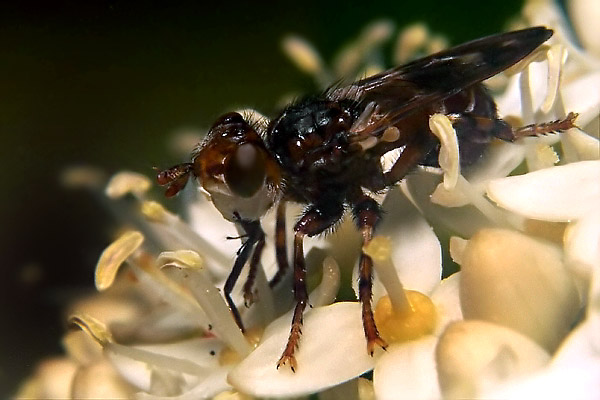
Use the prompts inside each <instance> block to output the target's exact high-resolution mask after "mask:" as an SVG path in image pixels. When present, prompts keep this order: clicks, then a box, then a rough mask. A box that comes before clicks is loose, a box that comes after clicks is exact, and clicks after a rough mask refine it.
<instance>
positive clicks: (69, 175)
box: [60, 166, 106, 189]
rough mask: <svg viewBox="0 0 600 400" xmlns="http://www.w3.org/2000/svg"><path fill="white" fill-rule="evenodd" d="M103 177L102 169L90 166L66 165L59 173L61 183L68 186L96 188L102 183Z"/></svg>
mask: <svg viewBox="0 0 600 400" xmlns="http://www.w3.org/2000/svg"><path fill="white" fill-rule="evenodd" d="M105 179H106V177H105V176H104V173H103V172H102V171H100V170H99V169H96V168H92V167H83V166H82V167H68V168H66V169H65V170H64V171H63V172H62V173H61V174H60V181H61V183H62V184H63V185H64V186H65V187H68V188H79V187H84V188H88V189H97V188H99V187H102V186H103V185H104V182H105Z"/></svg>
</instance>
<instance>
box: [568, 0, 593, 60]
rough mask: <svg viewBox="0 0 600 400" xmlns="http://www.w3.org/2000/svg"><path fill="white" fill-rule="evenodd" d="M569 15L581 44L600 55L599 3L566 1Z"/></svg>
mask: <svg viewBox="0 0 600 400" xmlns="http://www.w3.org/2000/svg"><path fill="white" fill-rule="evenodd" d="M567 6H568V7H569V16H570V17H571V19H572V20H573V25H574V27H575V30H576V31H577V36H579V38H580V40H581V42H582V43H583V46H584V47H585V48H587V49H588V50H589V51H590V52H592V53H595V54H596V55H598V56H600V25H598V24H596V23H595V22H596V21H598V20H600V3H598V2H597V1H594V0H571V1H569V2H567Z"/></svg>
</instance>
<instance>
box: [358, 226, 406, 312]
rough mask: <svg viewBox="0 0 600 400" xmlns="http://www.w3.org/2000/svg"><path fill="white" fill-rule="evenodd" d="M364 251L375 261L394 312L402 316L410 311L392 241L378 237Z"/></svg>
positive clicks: (374, 263) (376, 269)
mask: <svg viewBox="0 0 600 400" xmlns="http://www.w3.org/2000/svg"><path fill="white" fill-rule="evenodd" d="M363 251H364V252H365V254H366V255H368V256H369V257H371V258H372V259H373V265H374V267H375V271H376V272H377V275H378V276H379V280H380V281H381V283H383V285H384V287H385V290H386V292H387V294H388V296H389V297H390V299H391V304H392V307H393V309H394V312H395V313H399V314H401V313H405V312H407V311H409V310H410V303H409V302H408V298H407V297H406V292H405V290H404V286H402V282H400V278H398V273H397V272H396V268H395V267H394V264H393V262H392V258H391V253H392V243H391V241H390V239H389V238H386V237H383V236H376V237H374V238H373V240H371V241H370V242H369V243H368V244H367V245H366V246H365V247H364V248H363Z"/></svg>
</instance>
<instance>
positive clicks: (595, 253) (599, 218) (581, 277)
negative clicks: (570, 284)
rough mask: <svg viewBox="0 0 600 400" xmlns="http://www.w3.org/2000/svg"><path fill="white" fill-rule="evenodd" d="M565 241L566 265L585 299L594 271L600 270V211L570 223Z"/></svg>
mask: <svg viewBox="0 0 600 400" xmlns="http://www.w3.org/2000/svg"><path fill="white" fill-rule="evenodd" d="M564 243H565V258H566V265H567V267H568V268H569V270H570V271H571V272H573V274H574V276H575V279H576V283H577V284H578V288H579V291H580V292H581V293H582V294H583V297H584V299H585V298H587V291H588V289H589V284H590V278H591V276H592V273H593V272H594V271H600V211H597V210H594V211H592V212H591V213H590V214H589V215H587V216H585V217H582V218H581V219H579V220H578V221H577V222H575V223H573V224H571V225H569V227H568V228H567V230H566V231H565V235H564Z"/></svg>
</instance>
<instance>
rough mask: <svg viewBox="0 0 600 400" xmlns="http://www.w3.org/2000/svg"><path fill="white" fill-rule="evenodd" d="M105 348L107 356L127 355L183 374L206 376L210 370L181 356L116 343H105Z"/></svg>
mask: <svg viewBox="0 0 600 400" xmlns="http://www.w3.org/2000/svg"><path fill="white" fill-rule="evenodd" d="M105 350H106V351H108V352H109V356H110V355H111V354H110V353H112V354H114V355H116V356H122V357H127V358H129V359H132V360H135V361H140V362H143V363H145V364H148V365H152V366H155V367H159V368H164V369H169V370H172V371H176V372H180V373H184V374H189V375H194V376H206V375H207V374H208V373H209V372H210V370H209V369H208V368H204V367H201V366H200V365H199V364H196V363H194V362H192V361H188V360H186V359H183V358H177V357H171V356H167V355H164V354H159V353H155V352H152V351H148V350H144V349H139V348H136V347H132V346H123V345H121V344H117V343H107V344H106V346H105Z"/></svg>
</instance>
